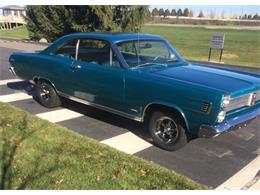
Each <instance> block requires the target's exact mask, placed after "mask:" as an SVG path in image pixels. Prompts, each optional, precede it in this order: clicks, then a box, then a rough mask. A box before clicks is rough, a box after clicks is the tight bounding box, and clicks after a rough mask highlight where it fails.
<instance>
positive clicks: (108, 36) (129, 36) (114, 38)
mask: <svg viewBox="0 0 260 195" xmlns="http://www.w3.org/2000/svg"><path fill="white" fill-rule="evenodd" d="M64 38H66V39H71V38H96V39H104V40H107V41H111V42H114V43H118V42H121V41H130V40H137V39H146V40H148V39H151V40H162V39H163V38H162V37H160V36H158V35H151V34H142V33H122V32H120V33H110V32H105V33H101V32H93V33H74V34H69V35H66V36H65V37H64Z"/></svg>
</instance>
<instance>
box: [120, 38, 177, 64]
mask: <svg viewBox="0 0 260 195" xmlns="http://www.w3.org/2000/svg"><path fill="white" fill-rule="evenodd" d="M117 46H118V49H119V51H120V52H121V54H122V55H123V57H124V59H125V61H126V63H127V64H128V65H129V67H138V66H145V65H151V64H169V63H172V62H176V61H178V58H177V56H176V54H175V53H174V52H173V51H172V50H171V49H169V47H168V46H167V44H166V43H165V42H163V41H156V40H151V41H150V40H148V41H146V40H135V41H127V42H120V43H118V44H117Z"/></svg>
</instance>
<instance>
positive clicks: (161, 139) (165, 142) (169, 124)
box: [149, 112, 187, 151]
mask: <svg viewBox="0 0 260 195" xmlns="http://www.w3.org/2000/svg"><path fill="white" fill-rule="evenodd" d="M149 132H150V135H151V137H152V139H153V142H154V143H155V145H157V146H159V147H161V148H163V149H165V150H169V151H174V150H177V149H179V148H181V147H183V146H184V145H185V144H186V143H187V135H186V131H185V129H184V127H183V125H182V123H181V121H180V119H179V117H177V116H175V115H174V114H171V113H167V112H154V113H152V116H151V117H150V120H149Z"/></svg>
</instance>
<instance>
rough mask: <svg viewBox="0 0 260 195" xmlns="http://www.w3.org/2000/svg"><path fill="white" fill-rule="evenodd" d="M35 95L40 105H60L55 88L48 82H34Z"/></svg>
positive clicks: (48, 106) (51, 106) (49, 106)
mask: <svg viewBox="0 0 260 195" xmlns="http://www.w3.org/2000/svg"><path fill="white" fill-rule="evenodd" d="M36 97H37V100H38V101H39V102H40V104H41V105H43V106H45V107H47V108H53V107H57V106H60V105H61V101H60V98H59V96H58V94H57V92H56V90H55V89H54V88H53V87H52V86H51V85H50V83H49V82H47V81H44V80H39V81H38V82H37V84H36Z"/></svg>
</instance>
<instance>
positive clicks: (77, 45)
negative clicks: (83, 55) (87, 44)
mask: <svg viewBox="0 0 260 195" xmlns="http://www.w3.org/2000/svg"><path fill="white" fill-rule="evenodd" d="M79 43H80V39H78V41H77V44H76V52H75V60H78V54H79Z"/></svg>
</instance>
